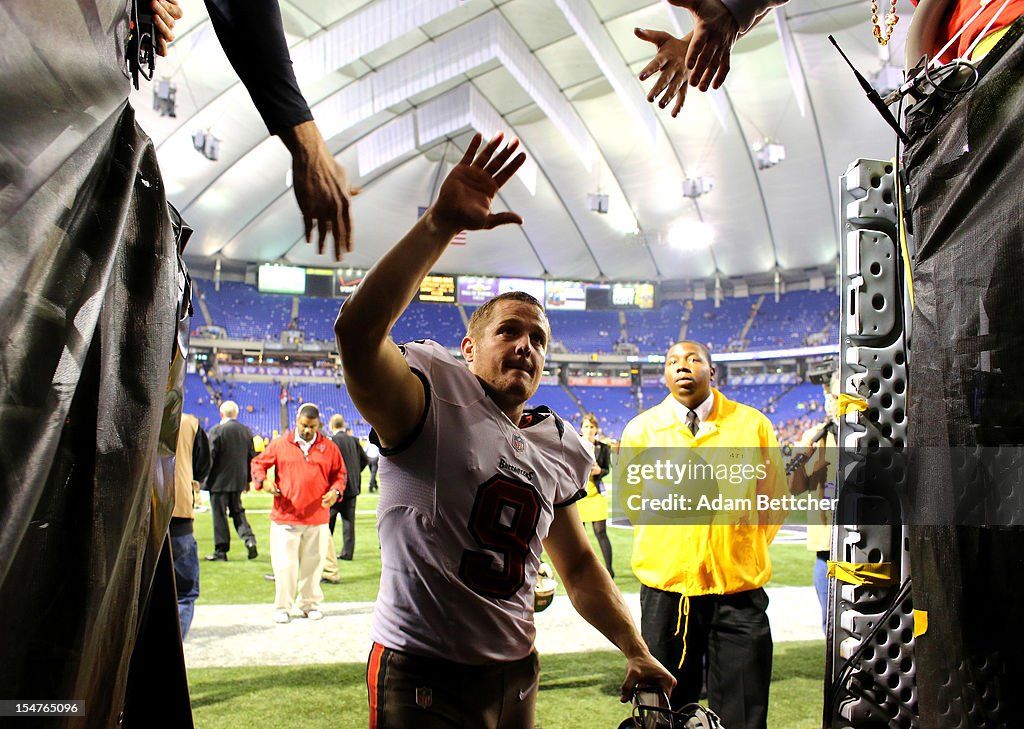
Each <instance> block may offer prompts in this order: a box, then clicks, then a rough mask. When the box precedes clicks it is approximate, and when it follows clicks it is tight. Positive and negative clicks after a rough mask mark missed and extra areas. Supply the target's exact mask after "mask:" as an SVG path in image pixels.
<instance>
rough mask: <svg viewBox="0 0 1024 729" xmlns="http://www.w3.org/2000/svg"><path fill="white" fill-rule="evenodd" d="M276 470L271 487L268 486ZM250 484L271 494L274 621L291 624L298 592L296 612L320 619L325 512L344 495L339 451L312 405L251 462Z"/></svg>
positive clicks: (326, 513) (325, 537) (327, 512)
mask: <svg viewBox="0 0 1024 729" xmlns="http://www.w3.org/2000/svg"><path fill="white" fill-rule="evenodd" d="M271 467H274V468H275V478H276V483H272V482H270V481H267V480H266V478H267V469H269V468H271ZM252 480H253V482H255V484H256V488H257V489H262V488H264V487H266V490H267V491H268V492H270V493H271V494H273V495H274V507H273V509H272V510H271V512H270V562H271V564H272V565H273V567H274V582H275V584H276V587H277V594H276V596H275V599H274V622H276V623H287V622H289V621H290V620H291V615H290V612H289V611H290V610H291V608H292V605H293V604H294V603H295V601H296V598H295V591H296V587H298V603H299V610H301V611H302V614H303V616H305V617H307V618H309V619H310V620H320V619H321V618H323V613H322V612H320V603H321V602H322V601H323V599H324V593H323V591H322V590H321V589H320V576H321V574H322V573H323V561H324V554H323V548H324V547H325V546H326V544H327V542H328V540H329V537H327V536H325V532H327V522H328V520H329V518H330V508H331V507H332V506H334V504H336V503H337V502H338V501H339V500H340V499H341V497H342V494H343V493H344V490H345V463H344V461H342V459H341V452H340V451H339V450H338V448H337V447H336V446H335V445H334V443H331V442H330V441H329V440H328V439H327V438H325V437H324V436H323V435H321V434H320V410H319V409H318V408H317V406H316V405H313V404H312V403H306V404H305V405H303V406H302V407H300V408H299V413H298V416H297V417H296V421H295V430H291V431H288V432H287V433H285V434H284V435H282V436H280V437H278V438H274V440H272V441H270V445H269V446H267V448H266V450H265V451H263V452H262V453H260V454H259V455H258V456H256V457H255V458H253V459H252Z"/></svg>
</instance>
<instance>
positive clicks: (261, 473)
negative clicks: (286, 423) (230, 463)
mask: <svg viewBox="0 0 1024 729" xmlns="http://www.w3.org/2000/svg"><path fill="white" fill-rule="evenodd" d="M276 450H277V449H276V444H275V443H271V444H270V445H269V446H267V447H266V448H264V449H263V452H262V453H260V454H258V455H257V456H256V457H255V458H253V459H252V461H251V463H250V464H249V473H250V475H251V476H252V482H253V483H254V484H255V485H256V490H257V491H260V490H263V483H264V481H266V480H267V469H269V468H271V467H276V466H277V456H276ZM266 491H267V493H269V494H273V495H274V496H277V495H278V494H280V493H281V492H280V490H278V489H277V488H276V486H270V485H269V484H268V485H267V489H266Z"/></svg>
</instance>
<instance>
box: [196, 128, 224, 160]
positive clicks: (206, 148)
mask: <svg viewBox="0 0 1024 729" xmlns="http://www.w3.org/2000/svg"><path fill="white" fill-rule="evenodd" d="M192 146H193V147H195V149H196V151H197V152H199V153H200V154H201V155H203V156H204V157H206V159H208V160H211V161H214V162H215V161H216V160H217V159H218V158H219V157H220V138H218V137H216V136H214V134H213V132H211V131H210V130H209V129H196V130H195V131H194V132H192Z"/></svg>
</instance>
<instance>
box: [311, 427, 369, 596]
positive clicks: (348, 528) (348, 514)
mask: <svg viewBox="0 0 1024 729" xmlns="http://www.w3.org/2000/svg"><path fill="white" fill-rule="evenodd" d="M330 431H331V440H332V441H334V445H336V446H338V450H339V451H341V460H342V461H343V462H344V463H345V493H344V494H343V495H342V497H341V500H340V501H339V502H338V503H336V504H335V505H334V506H332V507H331V519H330V521H329V522H328V525H327V526H328V530H329V531H328V535H327V543H326V545H324V569H323V576H322V577H321V580H320V581H321V582H327V583H329V584H332V585H336V584H338V583H339V582H341V576H340V575H339V574H338V560H339V559H344V560H351V559H352V555H353V552H354V551H355V544H356V533H355V531H356V496H358V495H359V490H360V483H359V481H360V479H361V475H362V471H363V469H364V468H366V466H367V465H368V460H367V458H366V453H365V452H364V451H363V448H362V446H360V445H359V441H358V440H356V439H355V438H353V437H352V436H351V435H348V434H347V433H346V432H345V431H346V428H345V418H343V417H342V416H341V415H339V414H337V413H335V414H334V415H332V416H331V421H330ZM339 514H340V515H341V534H342V536H341V545H342V546H341V552H339V553H338V554H337V555H335V553H334V522H335V521H336V520H337V518H338V515H339Z"/></svg>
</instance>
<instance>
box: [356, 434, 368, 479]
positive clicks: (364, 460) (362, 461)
mask: <svg viewBox="0 0 1024 729" xmlns="http://www.w3.org/2000/svg"><path fill="white" fill-rule="evenodd" d="M356 453H358V454H359V473H362V472H363V471H365V470H366V467H367V466H369V465H370V457H369V456H368V455H366V451H364V450H363V446H362V445H360V444H359V441H358V440H357V441H356Z"/></svg>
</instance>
